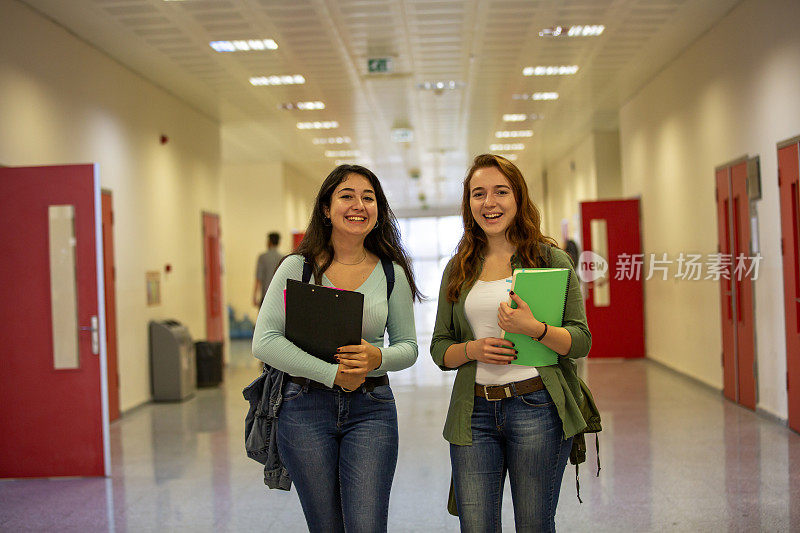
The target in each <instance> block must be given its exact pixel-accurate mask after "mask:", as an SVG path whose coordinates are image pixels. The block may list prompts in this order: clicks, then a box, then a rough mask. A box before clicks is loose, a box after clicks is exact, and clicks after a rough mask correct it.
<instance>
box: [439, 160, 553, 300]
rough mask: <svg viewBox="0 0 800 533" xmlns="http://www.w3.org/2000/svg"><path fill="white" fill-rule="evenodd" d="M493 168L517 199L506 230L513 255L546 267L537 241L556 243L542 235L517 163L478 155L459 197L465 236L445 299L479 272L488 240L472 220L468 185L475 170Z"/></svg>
mask: <svg viewBox="0 0 800 533" xmlns="http://www.w3.org/2000/svg"><path fill="white" fill-rule="evenodd" d="M487 167H495V168H496V169H498V170H499V171H500V172H501V173H502V174H503V175H504V176H505V177H506V178H507V179H508V183H509V184H510V185H511V190H513V191H514V199H515V200H516V202H517V214H516V216H515V217H514V220H513V222H512V223H511V225H510V226H509V227H508V229H506V239H508V242H510V243H511V244H513V245H514V246H515V247H516V248H517V252H516V256H517V258H518V259H519V261H520V263H521V264H522V265H523V266H526V267H541V266H545V263H544V258H543V257H542V254H541V252H540V250H539V244H540V243H542V244H546V245H549V246H556V245H557V243H556V241H555V240H554V239H553V238H551V237H547V236H545V235H543V234H542V230H541V224H542V216H541V214H540V213H539V209H538V208H537V207H536V206H535V205H534V203H533V202H532V201H531V199H530V196H529V195H528V185H527V184H526V183H525V178H524V177H522V172H520V170H519V169H518V168H517V166H516V165H515V164H514V163H512V162H511V161H509V160H508V159H506V158H505V157H501V156H499V155H494V154H481V155H479V156H477V157H476V158H475V160H474V161H473V162H472V166H471V167H470V169H469V171H468V172H467V177H466V178H464V192H463V196H462V198H461V219H462V221H463V223H464V236H463V237H461V241H460V242H459V243H458V247H457V248H456V254H455V255H454V256H453V259H452V264H453V266H452V268H451V269H450V279H449V281H448V283H447V300H448V301H450V302H455V301H457V300H458V295H459V294H460V293H461V290H462V289H464V288H466V287H471V286H472V285H473V284H474V283H475V280H477V279H478V276H479V275H480V269H481V265H482V264H483V258H484V257H485V254H486V247H487V245H488V242H487V240H486V234H485V233H484V232H483V230H482V229H481V227H480V226H479V225H478V224H477V223H476V222H475V219H474V218H473V216H472V210H471V209H470V205H469V199H470V194H469V193H470V191H469V184H470V181H471V180H472V175H473V174H475V171H476V170H479V169H482V168H487Z"/></svg>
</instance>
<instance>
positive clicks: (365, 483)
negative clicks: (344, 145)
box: [253, 165, 420, 532]
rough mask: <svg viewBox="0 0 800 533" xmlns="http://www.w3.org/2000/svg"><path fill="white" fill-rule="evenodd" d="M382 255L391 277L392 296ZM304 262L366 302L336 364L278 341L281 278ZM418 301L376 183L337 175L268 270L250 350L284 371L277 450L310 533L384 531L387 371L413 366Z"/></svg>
mask: <svg viewBox="0 0 800 533" xmlns="http://www.w3.org/2000/svg"><path fill="white" fill-rule="evenodd" d="M382 259H384V260H386V259H388V260H390V261H391V262H392V267H393V269H394V278H395V281H394V288H393V289H392V291H391V295H390V297H389V298H388V300H387V279H386V275H385V273H384V269H383V268H382V267H381V260H382ZM304 262H308V263H310V265H311V270H312V273H313V279H314V280H315V281H316V283H318V284H321V285H325V286H329V287H337V288H340V289H347V290H355V291H358V292H361V293H363V294H364V314H363V317H361V319H362V335H363V337H364V339H362V340H361V344H359V345H355V346H343V347H341V348H339V351H338V354H337V360H338V361H339V364H330V363H327V362H325V361H322V360H321V359H318V358H316V357H314V356H312V355H310V354H308V353H306V352H304V351H302V350H301V349H299V348H298V347H297V346H296V345H294V344H293V343H292V342H290V341H289V340H288V339H286V337H285V336H284V325H285V314H284V304H283V290H284V289H285V287H286V280H287V279H295V280H300V279H301V277H302V272H303V265H304ZM419 296H420V293H419V290H418V289H417V285H416V283H415V282H414V276H413V273H412V271H411V266H410V262H409V259H408V256H407V255H406V253H405V251H404V250H403V247H402V244H401V242H400V233H399V231H398V229H397V221H396V220H395V218H394V215H393V214H392V211H391V209H390V208H389V204H388V203H387V201H386V196H385V195H384V193H383V189H382V188H381V184H380V182H379V181H378V178H377V177H376V176H375V174H373V173H372V172H371V171H369V170H368V169H366V168H364V167H362V166H358V165H341V166H339V167H337V168H336V169H334V170H333V172H331V173H330V175H328V177H327V178H326V179H325V181H324V182H323V184H322V186H321V188H320V190H319V193H318V195H317V198H316V201H315V204H314V210H313V212H312V214H311V221H310V222H309V224H308V228H307V230H306V234H305V237H304V238H303V241H302V243H301V244H300V247H299V248H298V250H297V252H296V253H295V254H293V255H290V256H288V257H287V258H286V259H285V260H284V261H283V263H282V264H281V265H280V266H279V267H278V269H277V271H276V272H275V276H274V278H273V280H272V283H271V285H270V287H269V290H268V291H267V294H266V297H265V298H264V303H263V304H262V306H261V311H260V313H259V315H258V320H257V322H256V328H255V333H254V336H253V354H254V355H255V356H256V357H258V358H259V359H261V360H262V361H264V362H265V363H267V364H268V365H270V366H272V367H273V368H276V369H278V370H282V371H284V372H286V373H287V376H286V379H285V384H284V388H283V401H282V403H281V406H280V411H279V413H278V422H277V424H278V429H277V441H278V453H279V455H280V459H281V461H282V462H283V464H284V466H285V467H286V469H287V470H288V472H289V475H290V477H291V479H292V481H293V482H294V484H295V487H297V493H298V495H299V497H300V503H301V504H302V506H303V512H304V514H305V517H306V522H307V524H308V528H309V530H310V531H312V532H317V531H325V532H329V531H331V532H334V531H345V530H347V531H354V532H359V531H363V532H374V531H386V528H387V517H388V510H389V492H390V490H391V486H392V478H393V476H394V471H395V466H396V464H397V446H398V435H397V411H396V409H395V404H394V396H393V394H392V390H391V388H390V387H389V380H388V377H387V375H386V374H387V372H390V371H397V370H402V369H404V368H407V367H409V366H411V365H413V364H414V362H415V361H416V358H417V340H416V332H415V328H414V316H413V310H412V303H413V300H414V298H419ZM384 331H386V332H388V335H389V345H388V346H387V347H384V346H383V345H384V342H383V341H384Z"/></svg>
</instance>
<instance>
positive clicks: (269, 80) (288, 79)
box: [250, 74, 306, 86]
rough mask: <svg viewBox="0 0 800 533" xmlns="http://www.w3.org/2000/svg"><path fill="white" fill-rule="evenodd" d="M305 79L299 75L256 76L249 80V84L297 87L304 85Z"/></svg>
mask: <svg viewBox="0 0 800 533" xmlns="http://www.w3.org/2000/svg"><path fill="white" fill-rule="evenodd" d="M305 82H306V79H305V78H304V77H303V76H301V75H300V74H293V75H291V76H287V75H283V76H258V77H254V78H250V83H251V84H253V85H256V86H258V85H299V84H302V83H305Z"/></svg>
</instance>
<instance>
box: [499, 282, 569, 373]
mask: <svg viewBox="0 0 800 533" xmlns="http://www.w3.org/2000/svg"><path fill="white" fill-rule="evenodd" d="M569 275H570V270H569V269H567V268H516V269H514V278H513V280H512V285H511V290H513V291H514V292H515V293H516V294H518V295H519V297H520V298H522V299H523V300H524V301H525V303H527V304H528V306H529V307H530V308H531V311H532V312H533V316H535V317H536V319H537V320H540V321H542V322H546V323H547V324H548V325H549V326H559V327H560V326H561V325H562V324H563V321H564V308H565V307H566V305H567V287H568V284H569ZM510 304H511V307H514V308H516V307H517V304H515V303H513V301H510ZM503 338H504V339H507V340H510V341H511V342H513V343H514V347H515V348H516V349H517V350H518V351H519V354H517V359H516V361H514V362H513V363H512V364H514V365H523V366H548V365H554V364H556V363H558V354H557V353H556V352H554V351H553V350H551V349H550V348H548V347H547V346H545V345H544V344H542V343H540V342H539V341H537V340H535V339H532V338H531V337H528V336H527V335H523V334H521V333H507V332H503Z"/></svg>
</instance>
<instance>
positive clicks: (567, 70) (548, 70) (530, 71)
mask: <svg viewBox="0 0 800 533" xmlns="http://www.w3.org/2000/svg"><path fill="white" fill-rule="evenodd" d="M576 72H578V65H552V66H542V65H539V66H537V67H525V68H524V69H522V74H523V76H564V75H569V74H575V73H576Z"/></svg>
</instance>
